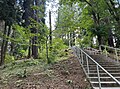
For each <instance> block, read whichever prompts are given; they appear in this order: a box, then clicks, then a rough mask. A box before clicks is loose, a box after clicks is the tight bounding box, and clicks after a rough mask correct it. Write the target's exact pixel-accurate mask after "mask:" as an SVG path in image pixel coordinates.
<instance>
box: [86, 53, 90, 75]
mask: <svg viewBox="0 0 120 89" xmlns="http://www.w3.org/2000/svg"><path fill="white" fill-rule="evenodd" d="M86 62H87V72H88V76H89V73H90V70H89V60H88V57H87V55H86Z"/></svg>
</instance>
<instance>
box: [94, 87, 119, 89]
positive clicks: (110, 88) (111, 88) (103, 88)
mask: <svg viewBox="0 0 120 89" xmlns="http://www.w3.org/2000/svg"><path fill="white" fill-rule="evenodd" d="M93 88H94V89H100V88H99V87H93ZM101 89H120V87H101Z"/></svg>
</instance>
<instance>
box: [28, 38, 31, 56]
mask: <svg viewBox="0 0 120 89" xmlns="http://www.w3.org/2000/svg"><path fill="white" fill-rule="evenodd" d="M30 57H31V39H29V47H28V58H30Z"/></svg>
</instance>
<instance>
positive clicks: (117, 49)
mask: <svg viewBox="0 0 120 89" xmlns="http://www.w3.org/2000/svg"><path fill="white" fill-rule="evenodd" d="M101 47H104V48H105V51H106V57H107V56H108V55H107V50H106V48H109V49H113V50H115V55H116V58H117V62H119V58H118V51H120V49H119V48H114V47H110V46H106V45H100V50H101Z"/></svg>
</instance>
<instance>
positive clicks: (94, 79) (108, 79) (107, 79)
mask: <svg viewBox="0 0 120 89" xmlns="http://www.w3.org/2000/svg"><path fill="white" fill-rule="evenodd" d="M89 79H90V81H98V77H89ZM116 79H117V80H119V81H120V77H116ZM100 81H114V80H113V79H112V78H111V77H100Z"/></svg>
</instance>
